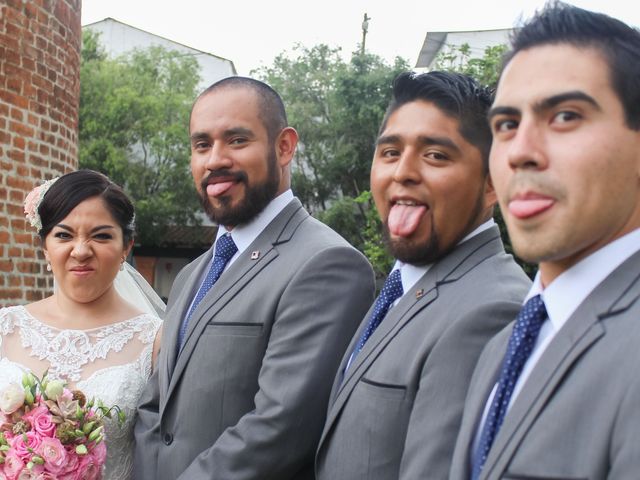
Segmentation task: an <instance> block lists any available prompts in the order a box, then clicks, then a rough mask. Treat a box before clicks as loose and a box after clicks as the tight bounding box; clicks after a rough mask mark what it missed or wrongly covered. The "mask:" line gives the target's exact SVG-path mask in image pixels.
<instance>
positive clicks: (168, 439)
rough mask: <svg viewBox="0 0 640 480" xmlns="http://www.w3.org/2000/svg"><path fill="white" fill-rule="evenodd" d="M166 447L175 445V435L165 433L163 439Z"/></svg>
mask: <svg viewBox="0 0 640 480" xmlns="http://www.w3.org/2000/svg"><path fill="white" fill-rule="evenodd" d="M163 441H164V444H165V445H171V444H172V443H173V435H171V434H170V433H165V434H164V438H163Z"/></svg>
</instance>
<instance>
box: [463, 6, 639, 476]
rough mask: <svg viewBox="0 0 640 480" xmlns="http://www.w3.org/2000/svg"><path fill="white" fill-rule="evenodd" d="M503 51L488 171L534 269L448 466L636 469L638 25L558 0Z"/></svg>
mask: <svg viewBox="0 0 640 480" xmlns="http://www.w3.org/2000/svg"><path fill="white" fill-rule="evenodd" d="M506 58H507V59H506V63H505V66H504V67H503V70H502V73H501V76H500V80H499V84H498V89H497V93H496V98H495V102H494V105H493V107H492V109H491V111H490V114H489V119H490V124H491V126H492V130H493V137H494V138H493V147H492V150H491V157H490V170H491V175H492V178H493V180H494V184H495V187H496V190H497V192H498V198H499V202H500V206H501V208H502V212H503V214H504V217H505V220H506V223H507V227H508V229H509V234H510V236H511V239H512V241H513V245H514V249H515V250H516V252H517V253H518V254H519V255H520V256H522V257H523V258H525V259H527V260H529V261H532V262H533V261H535V262H539V266H540V268H539V272H538V274H537V276H536V278H535V280H534V284H533V286H532V289H531V291H530V292H529V294H528V296H527V299H526V302H525V305H524V306H523V308H522V311H521V313H520V314H519V315H518V317H517V319H516V321H515V322H514V324H512V325H510V326H509V327H508V328H506V329H505V330H504V331H503V332H501V333H500V334H499V335H498V336H496V338H495V339H493V340H492V341H491V342H490V343H489V344H488V345H487V348H486V350H485V351H484V352H483V354H482V356H481V358H480V360H479V362H478V367H477V369H476V372H475V373H474V376H473V380H472V384H471V386H470V389H469V396H468V400H467V403H466V407H465V416H464V419H463V423H462V426H461V430H460V435H459V438H458V441H457V445H456V451H455V456H454V463H453V467H452V471H451V478H452V479H455V480H468V479H469V478H473V479H478V478H480V479H484V480H488V479H502V478H512V479H554V480H558V479H589V480H599V479H610V480H612V479H631V478H640V375H639V371H640V355H639V354H638V346H639V345H640V32H638V31H637V30H635V29H633V28H631V27H629V26H627V25H625V24H624V23H622V22H620V21H618V20H616V19H613V18H611V17H608V16H606V15H603V14H598V13H594V12H589V11H586V10H582V9H580V8H577V7H573V6H569V5H566V4H562V3H557V4H551V5H548V6H547V7H546V8H545V9H544V10H542V11H541V12H540V13H538V14H537V15H536V16H535V17H534V18H533V19H532V20H531V21H530V22H529V23H527V24H525V25H524V26H523V27H522V28H521V29H519V31H518V32H517V33H516V35H515V38H514V40H513V48H512V50H511V52H510V53H509V55H508V56H507V57H506Z"/></svg>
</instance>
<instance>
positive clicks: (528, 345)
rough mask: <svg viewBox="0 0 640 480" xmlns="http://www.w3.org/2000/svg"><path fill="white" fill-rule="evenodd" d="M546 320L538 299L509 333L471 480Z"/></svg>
mask: <svg viewBox="0 0 640 480" xmlns="http://www.w3.org/2000/svg"><path fill="white" fill-rule="evenodd" d="M546 318H547V310H546V308H545V306H544V301H543V300H542V298H541V297H540V295H536V296H535V297H532V298H530V299H529V301H527V303H526V304H525V305H524V307H522V310H520V313H518V318H517V319H516V323H515V325H514V327H513V331H512V332H511V337H510V338H509V344H508V346H507V353H506V354H505V357H504V360H503V362H502V369H501V370H500V377H499V379H498V387H497V388H496V393H495V395H494V397H493V400H492V402H491V407H490V409H489V413H488V415H487V418H486V420H485V422H484V426H483V428H482V433H481V435H480V442H479V443H478V450H477V452H476V455H475V457H474V462H473V472H472V477H471V478H472V479H473V480H476V479H477V478H479V477H480V472H481V471H482V467H483V466H484V463H485V462H486V460H487V457H488V456H489V451H490V450H491V446H492V445H493V441H494V440H495V438H496V436H497V435H498V431H499V430H500V427H501V426H502V422H503V421H504V417H505V415H506V413H507V408H508V407H509V401H510V400H511V395H512V394H513V389H514V387H515V385H516V383H517V381H518V377H519V376H520V373H521V372H522V369H523V368H524V364H525V363H526V362H527V359H528V358H529V355H531V351H532V350H533V346H534V345H535V343H536V339H537V338H538V334H539V333H540V328H541V327H542V324H543V323H544V321H545V319H546Z"/></svg>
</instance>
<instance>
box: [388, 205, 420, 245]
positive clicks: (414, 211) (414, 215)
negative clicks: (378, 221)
mask: <svg viewBox="0 0 640 480" xmlns="http://www.w3.org/2000/svg"><path fill="white" fill-rule="evenodd" d="M426 211H427V207H426V206H424V205H398V204H396V205H394V206H393V207H391V210H390V211H389V218H387V225H388V226H389V231H390V232H391V234H392V235H396V236H399V237H408V236H409V235H411V234H412V233H413V232H415V231H416V229H417V228H418V224H419V223H420V219H421V218H422V215H423V214H424V212H426Z"/></svg>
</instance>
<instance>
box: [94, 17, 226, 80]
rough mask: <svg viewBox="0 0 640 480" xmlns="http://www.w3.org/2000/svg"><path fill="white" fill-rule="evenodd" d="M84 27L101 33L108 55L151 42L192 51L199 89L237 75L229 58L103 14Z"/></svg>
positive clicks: (185, 52) (179, 50) (146, 45)
mask: <svg viewBox="0 0 640 480" xmlns="http://www.w3.org/2000/svg"><path fill="white" fill-rule="evenodd" d="M85 28H86V29H89V30H91V31H93V32H96V33H99V34H100V43H101V44H102V46H103V47H104V49H105V52H106V53H107V54H108V55H109V56H111V57H117V56H120V55H122V54H125V53H127V52H129V51H131V50H133V49H134V48H140V49H144V48H148V47H151V46H161V47H164V48H166V49H168V50H176V51H178V52H183V53H184V54H185V55H193V56H194V57H195V58H196V60H197V61H198V63H199V64H200V77H201V78H202V80H201V83H200V90H203V89H205V88H206V87H208V86H209V85H211V84H212V83H214V82H216V81H217V80H220V79H222V78H225V77H229V76H231V75H236V69H235V66H234V65H233V62H232V61H231V60H227V59H225V58H222V57H218V56H216V55H213V54H211V53H207V52H203V51H201V50H196V49H195V48H191V47H187V46H186V45H182V44H180V43H177V42H174V41H172V40H169V39H166V38H163V37H159V36H157V35H154V34H152V33H149V32H145V31H144V30H140V29H138V28H135V27H132V26H130V25H127V24H125V23H122V22H119V21H117V20H114V19H113V18H105V19H104V20H101V21H99V22H95V23H91V24H89V25H85V26H84V27H83V29H85Z"/></svg>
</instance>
